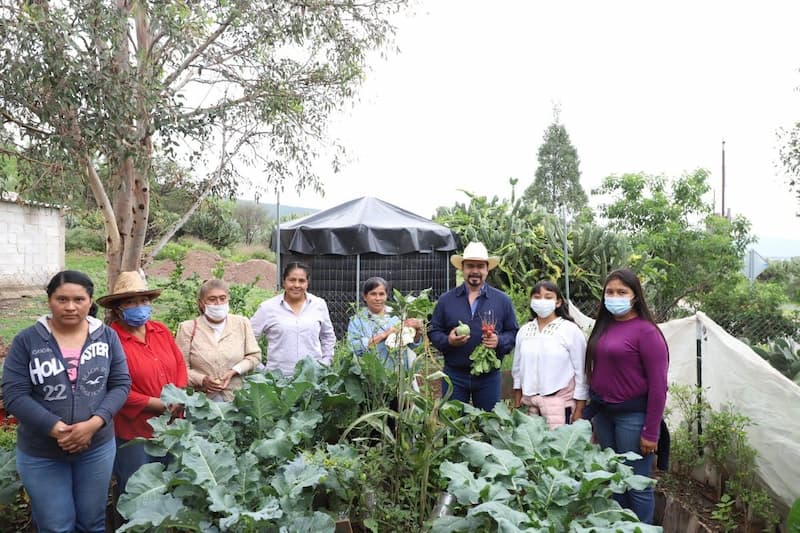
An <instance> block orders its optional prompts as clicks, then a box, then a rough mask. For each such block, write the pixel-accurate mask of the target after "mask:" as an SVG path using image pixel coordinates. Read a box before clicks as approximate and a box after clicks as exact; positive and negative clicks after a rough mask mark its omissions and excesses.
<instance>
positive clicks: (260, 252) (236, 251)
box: [226, 245, 275, 263]
mask: <svg viewBox="0 0 800 533" xmlns="http://www.w3.org/2000/svg"><path fill="white" fill-rule="evenodd" d="M226 259H230V260H231V261H234V262H236V263H244V262H245V261H249V260H250V259H263V260H265V261H270V262H272V263H274V262H275V252H273V251H272V250H270V249H269V248H265V247H264V246H259V245H237V246H234V247H233V249H232V250H231V252H230V254H228V256H227V257H226Z"/></svg>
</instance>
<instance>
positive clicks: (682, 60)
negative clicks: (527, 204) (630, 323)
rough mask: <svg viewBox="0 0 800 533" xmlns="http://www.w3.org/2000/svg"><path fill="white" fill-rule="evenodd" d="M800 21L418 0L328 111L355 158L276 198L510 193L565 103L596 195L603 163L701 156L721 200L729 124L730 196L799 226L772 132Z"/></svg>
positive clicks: (429, 209)
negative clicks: (319, 186)
mask: <svg viewBox="0 0 800 533" xmlns="http://www.w3.org/2000/svg"><path fill="white" fill-rule="evenodd" d="M798 21H800V2H798V1H796V0H795V1H790V0H787V1H780V2H771V1H762V2H740V1H725V2H723V1H707V0H705V1H693V2H685V1H671V2H660V3H656V2H640V1H626V2H622V1H605V2H596V1H550V2H544V1H533V0H531V1H523V0H516V1H511V0H506V1H502V0H493V1H491V2H490V1H477V0H417V1H416V2H414V3H413V4H412V8H411V11H410V12H409V13H407V14H406V15H404V16H401V17H399V18H398V20H397V25H398V32H397V37H396V44H397V46H398V47H399V49H400V51H399V53H397V54H394V53H390V54H389V55H388V57H386V58H378V57H376V58H375V60H374V61H373V62H372V64H371V71H370V72H369V73H368V78H367V81H366V83H365V84H364V86H363V87H362V89H361V91H360V98H359V101H358V102H357V103H355V104H354V105H353V106H352V108H350V109H348V110H346V111H344V112H343V113H342V115H341V116H340V117H337V118H336V119H335V120H334V122H333V123H332V126H331V131H332V133H333V135H334V136H336V137H338V138H339V139H340V140H341V142H343V143H344V145H345V146H346V147H347V149H348V151H349V153H350V161H349V163H348V164H347V165H346V166H345V168H344V169H343V171H342V172H340V173H339V174H333V173H330V172H323V177H324V186H325V189H326V195H325V197H324V198H323V197H320V196H317V195H316V194H315V193H313V192H309V191H306V192H304V193H303V194H302V195H301V196H300V197H298V196H297V195H296V193H294V191H292V190H289V189H291V186H289V187H288V188H287V190H286V191H285V193H284V194H283V196H282V197H281V202H282V203H285V204H290V205H301V206H305V207H315V208H327V207H332V206H334V205H337V204H339V203H342V202H344V201H347V200H350V199H353V198H357V197H360V196H376V197H378V198H381V199H383V200H386V201H388V202H390V203H393V204H396V205H398V206H400V207H402V208H405V209H408V210H410V211H413V212H415V213H418V214H420V215H422V216H425V217H430V216H432V215H433V213H434V211H435V209H436V207H438V206H442V205H444V206H451V205H453V204H454V203H455V202H457V201H459V202H464V201H466V200H467V197H466V196H465V195H464V194H463V193H460V192H458V189H466V190H469V191H472V192H476V193H479V194H485V195H490V196H491V195H494V194H498V195H500V196H502V197H508V196H509V194H510V186H509V185H508V178H509V177H516V178H519V185H518V190H519V191H520V192H521V191H522V190H524V188H525V187H526V186H527V185H528V184H530V183H531V182H532V181H533V177H534V172H535V171H536V166H537V162H536V152H537V150H538V148H539V146H540V144H541V142H542V136H543V133H544V130H545V128H546V127H547V126H548V124H550V123H551V122H552V119H553V104H554V103H558V104H559V105H560V107H561V122H562V123H563V124H564V125H565V126H566V128H567V131H568V133H569V134H570V137H571V139H572V142H573V144H574V145H575V147H576V148H577V150H578V155H579V157H580V160H581V165H580V169H581V174H582V176H581V183H582V185H583V187H584V189H586V191H587V193H588V192H590V191H591V189H592V188H594V187H596V186H597V185H598V184H599V183H600V181H601V180H602V178H603V177H605V176H607V175H610V174H622V173H626V172H639V171H643V172H647V173H654V174H665V175H668V176H674V175H679V174H681V173H683V172H685V171H692V170H694V169H696V168H700V167H702V168H707V169H709V170H710V171H711V173H712V183H713V185H714V187H715V189H716V190H715V194H714V196H715V198H716V204H717V209H719V204H720V199H721V169H720V167H721V142H722V140H723V139H724V140H725V141H726V171H727V172H726V182H727V187H726V207H729V208H730V209H731V211H732V213H733V214H742V215H745V216H747V217H748V218H749V219H750V220H751V221H752V223H753V229H754V232H755V233H756V235H758V236H759V237H761V238H791V239H795V238H797V236H798V228H800V219H799V218H797V217H795V213H796V212H797V211H798V203H797V202H796V200H795V199H794V198H793V196H792V195H791V194H790V193H789V192H788V189H787V187H786V185H785V179H786V178H785V176H783V175H782V174H781V173H780V170H779V169H778V167H777V159H778V152H777V147H778V145H779V143H778V138H777V132H778V129H779V128H780V127H790V126H791V125H792V124H793V123H794V122H797V121H798V120H800V93H799V92H798V91H797V87H798V86H800V74H798V67H800V46H798V44H800V32H798V31H797V23H798ZM262 201H267V202H269V201H274V200H269V199H267V198H262ZM593 203H596V202H593ZM798 253H800V251H798ZM773 255H774V254H773Z"/></svg>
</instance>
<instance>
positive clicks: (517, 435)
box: [511, 415, 549, 459]
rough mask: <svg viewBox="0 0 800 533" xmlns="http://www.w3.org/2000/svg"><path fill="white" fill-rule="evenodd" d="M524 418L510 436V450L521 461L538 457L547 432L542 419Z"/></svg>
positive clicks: (534, 417) (535, 417)
mask: <svg viewBox="0 0 800 533" xmlns="http://www.w3.org/2000/svg"><path fill="white" fill-rule="evenodd" d="M524 416H525V420H524V421H523V422H522V423H520V424H519V425H518V426H517V427H515V428H514V431H513V432H512V434H511V442H512V443H513V444H512V448H511V449H512V450H513V451H514V452H515V453H516V455H517V456H518V457H520V458H522V459H532V458H534V457H536V456H537V455H538V450H539V449H540V448H541V447H542V444H543V443H544V441H545V438H546V437H547V436H548V431H549V430H548V428H547V422H545V419H544V417H541V416H528V415H524Z"/></svg>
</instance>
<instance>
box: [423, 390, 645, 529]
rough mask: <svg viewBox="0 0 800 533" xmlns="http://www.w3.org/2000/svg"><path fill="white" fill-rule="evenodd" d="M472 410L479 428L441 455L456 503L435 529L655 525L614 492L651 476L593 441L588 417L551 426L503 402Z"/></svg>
mask: <svg viewBox="0 0 800 533" xmlns="http://www.w3.org/2000/svg"><path fill="white" fill-rule="evenodd" d="M474 414H475V416H478V417H479V418H480V419H481V428H482V430H483V435H482V436H481V437H479V438H472V437H461V438H459V439H458V440H457V442H456V443H455V445H454V448H455V449H456V450H457V451H456V453H454V454H453V455H452V460H449V461H445V462H443V463H442V465H441V468H440V470H441V475H442V477H443V478H444V479H446V480H447V486H446V487H447V491H448V492H449V493H450V494H452V495H453V496H454V497H455V503H454V504H453V506H452V507H451V508H450V511H451V512H452V513H453V515H451V516H442V517H439V518H436V519H435V520H433V522H432V529H431V530H432V531H434V532H453V531H519V530H526V531H527V530H536V531H554V532H556V531H579V530H582V529H581V528H587V529H586V530H587V531H588V530H590V529H593V530H604V531H635V530H636V531H660V528H658V527H653V526H647V525H644V524H640V523H638V521H637V519H636V516H635V515H634V514H633V513H631V512H630V511H628V510H624V509H622V508H621V507H620V506H619V505H618V504H617V503H616V502H615V500H614V499H613V498H612V497H611V496H612V494H613V493H620V492H624V491H625V490H628V489H638V490H642V489H644V488H646V487H649V486H652V485H653V483H654V481H653V480H652V479H650V478H647V477H644V476H638V475H634V474H633V470H632V469H631V468H630V467H629V466H627V465H625V464H624V462H623V461H624V460H625V456H622V455H617V454H615V453H614V452H613V450H611V449H605V450H601V449H600V448H598V447H597V446H596V445H594V444H592V443H591V434H592V431H591V426H590V425H589V423H588V422H586V421H579V422H577V423H575V424H571V425H566V426H562V427H560V428H558V429H556V430H554V431H550V430H549V429H548V428H547V424H546V423H545V421H544V419H542V418H541V417H531V416H528V415H527V414H525V413H523V412H522V411H521V410H519V409H517V410H514V411H513V412H512V411H509V410H508V408H507V407H505V406H504V405H499V406H498V407H496V408H495V410H494V411H493V412H492V413H480V414H478V413H474Z"/></svg>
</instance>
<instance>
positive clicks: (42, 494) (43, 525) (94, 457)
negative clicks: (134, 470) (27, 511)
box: [17, 439, 116, 533]
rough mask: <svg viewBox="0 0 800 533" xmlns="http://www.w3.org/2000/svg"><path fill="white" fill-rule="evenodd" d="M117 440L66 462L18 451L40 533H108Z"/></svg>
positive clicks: (25, 484) (19, 467)
mask: <svg viewBox="0 0 800 533" xmlns="http://www.w3.org/2000/svg"><path fill="white" fill-rule="evenodd" d="M115 450H116V446H115V445H114V440H113V439H109V440H108V441H107V442H104V443H103V444H100V445H99V446H96V447H94V448H91V449H89V450H87V451H85V452H82V453H77V454H72V455H70V456H68V457H66V458H63V459H50V458H47V457H35V456H33V455H28V454H26V453H25V452H23V451H21V450H20V449H19V448H17V471H18V472H19V477H20V478H21V479H22V484H23V485H24V486H25V490H26V491H27V492H28V496H29V497H30V499H31V512H32V514H33V521H34V522H36V527H37V528H38V530H39V533H73V531H80V532H86V533H105V530H106V504H107V502H108V485H109V482H110V481H111V468H112V466H113V465H114V453H115Z"/></svg>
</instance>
